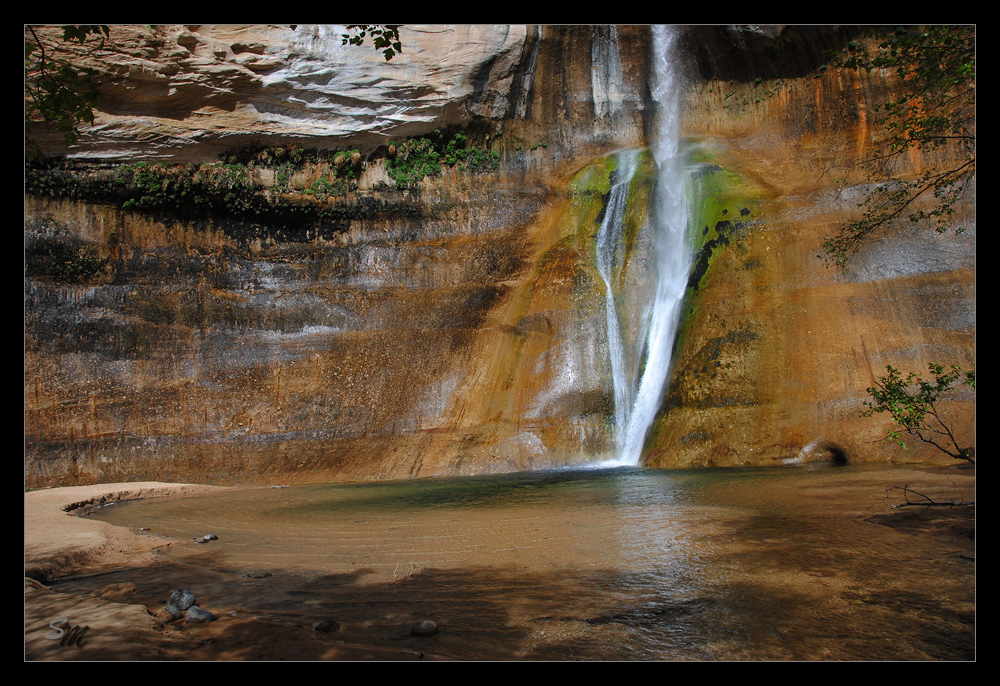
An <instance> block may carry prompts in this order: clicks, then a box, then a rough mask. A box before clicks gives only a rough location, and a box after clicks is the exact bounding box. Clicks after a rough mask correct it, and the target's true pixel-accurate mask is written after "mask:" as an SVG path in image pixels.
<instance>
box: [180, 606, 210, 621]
mask: <svg viewBox="0 0 1000 686" xmlns="http://www.w3.org/2000/svg"><path fill="white" fill-rule="evenodd" d="M185 617H186V618H187V621H189V622H194V623H195V624H200V623H202V622H214V621H215V620H216V616H215V615H213V614H212V613H211V612H209V611H208V610H203V609H201V608H200V607H198V606H197V605H193V606H191V607H189V608H188V611H187V613H186V614H185Z"/></svg>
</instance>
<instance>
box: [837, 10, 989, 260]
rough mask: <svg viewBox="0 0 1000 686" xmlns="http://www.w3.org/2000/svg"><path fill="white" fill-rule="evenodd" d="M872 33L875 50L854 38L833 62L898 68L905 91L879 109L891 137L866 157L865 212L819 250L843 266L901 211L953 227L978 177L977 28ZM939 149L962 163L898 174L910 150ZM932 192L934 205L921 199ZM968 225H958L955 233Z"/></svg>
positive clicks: (862, 67)
mask: <svg viewBox="0 0 1000 686" xmlns="http://www.w3.org/2000/svg"><path fill="white" fill-rule="evenodd" d="M868 37H869V38H871V39H874V40H876V41H878V43H877V47H876V48H875V52H874V53H873V52H870V51H869V49H868V48H867V47H866V46H865V45H863V44H861V43H857V42H854V41H852V42H851V43H850V44H849V45H848V48H847V51H846V54H845V55H841V56H839V57H837V58H836V59H835V61H834V64H835V65H836V66H838V67H842V68H846V69H852V70H855V71H861V70H864V71H865V72H872V71H874V70H889V71H892V72H894V73H895V75H896V77H897V79H898V82H899V84H900V87H901V90H902V93H901V95H899V97H896V98H893V99H891V100H889V102H887V103H885V104H884V105H883V106H881V107H879V108H876V111H878V112H881V114H882V120H881V123H882V125H883V126H884V128H885V132H886V138H885V140H884V142H883V143H882V145H881V146H880V147H879V148H878V149H877V150H876V151H875V152H874V153H873V154H872V155H870V156H869V157H868V158H867V159H865V160H863V161H862V162H861V163H860V166H861V167H863V168H864V169H866V173H867V175H868V178H869V181H870V183H871V184H872V186H873V189H872V190H871V191H870V192H868V193H867V194H866V196H865V198H864V200H863V201H862V202H861V203H859V205H858V207H859V208H862V209H863V210H864V212H863V214H862V216H861V218H860V219H857V220H855V221H852V222H848V223H847V224H845V225H843V226H841V227H839V228H838V231H837V233H836V234H835V235H833V236H830V237H828V238H827V239H826V240H825V241H824V243H823V250H824V255H821V257H823V258H824V259H825V260H826V261H827V263H828V264H829V263H831V262H832V263H834V264H837V265H839V266H844V265H846V264H847V262H848V261H849V259H850V257H851V256H852V255H854V254H855V253H856V252H857V250H858V249H859V248H860V246H861V245H862V244H863V242H864V241H865V239H867V238H868V237H869V236H870V235H871V234H873V233H874V232H875V231H877V230H878V229H880V228H881V227H883V226H885V225H887V224H888V223H890V222H892V221H894V220H896V219H897V218H900V217H903V216H905V217H907V218H908V219H909V220H910V221H911V222H922V221H930V222H931V224H932V225H933V227H934V228H935V230H937V231H938V232H944V231H946V230H948V228H950V226H951V224H952V218H953V215H954V214H955V212H956V210H957V208H958V205H959V203H960V201H961V199H962V197H963V196H964V195H965V193H966V191H967V190H968V189H969V188H970V186H971V185H972V184H973V183H974V180H975V176H976V132H975V122H976V116H975V106H976V34H975V27H971V26H929V27H924V28H921V29H914V28H913V27H908V28H907V27H899V28H895V29H887V28H877V29H872V30H870V31H869V33H868ZM938 149H945V150H947V151H948V153H950V155H951V157H950V158H951V159H954V160H956V162H955V163H953V164H945V165H935V164H931V165H930V166H929V167H927V168H925V170H924V171H923V172H922V173H920V174H919V175H917V176H916V177H915V178H902V176H901V175H899V174H897V169H899V168H900V167H902V166H904V165H905V164H906V163H907V162H908V161H909V159H910V153H911V152H912V151H917V152H921V153H923V152H931V151H935V150H938ZM929 159H932V158H931V157H929V156H928V157H927V158H925V162H926V161H927V160H929ZM931 197H933V201H931V203H930V205H929V206H926V207H929V209H922V208H921V207H920V205H921V203H918V200H920V199H926V198H931ZM963 230H964V227H956V228H955V231H956V233H961V232H962V231H963Z"/></svg>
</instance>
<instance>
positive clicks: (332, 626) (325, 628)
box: [313, 619, 340, 634]
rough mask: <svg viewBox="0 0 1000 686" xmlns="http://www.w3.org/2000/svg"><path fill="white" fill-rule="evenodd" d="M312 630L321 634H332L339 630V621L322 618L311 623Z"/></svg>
mask: <svg viewBox="0 0 1000 686" xmlns="http://www.w3.org/2000/svg"><path fill="white" fill-rule="evenodd" d="M313 631H316V632H318V633H321V634H332V633H334V632H336V631H340V622H336V621H334V620H332V619H324V620H323V621H321V622H316V623H315V624H313Z"/></svg>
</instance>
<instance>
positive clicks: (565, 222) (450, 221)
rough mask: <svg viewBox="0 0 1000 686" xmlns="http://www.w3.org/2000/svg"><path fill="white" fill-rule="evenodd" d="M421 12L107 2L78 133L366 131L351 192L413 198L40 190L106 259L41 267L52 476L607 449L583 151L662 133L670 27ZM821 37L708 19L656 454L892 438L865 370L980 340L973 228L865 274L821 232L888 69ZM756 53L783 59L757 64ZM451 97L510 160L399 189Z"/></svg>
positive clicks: (451, 466) (455, 108)
mask: <svg viewBox="0 0 1000 686" xmlns="http://www.w3.org/2000/svg"><path fill="white" fill-rule="evenodd" d="M404 30H405V31H406V32H405V33H404V34H403V43H404V53H403V55H401V56H399V57H397V58H396V59H394V60H393V62H392V63H389V64H386V63H385V61H384V60H383V59H382V57H381V56H380V55H379V54H378V53H376V52H375V51H374V50H371V51H370V52H369V48H367V47H365V48H344V47H342V46H340V40H339V33H340V32H339V30H337V29H331V28H325V27H296V29H295V30H294V31H293V30H292V29H290V28H289V27H249V26H245V27H235V26H227V27H223V26H175V27H156V28H155V29H154V30H153V31H150V30H149V29H148V28H146V27H115V29H114V31H113V35H112V41H111V42H112V44H113V45H114V46H115V53H114V54H107V55H98V56H96V57H95V56H92V57H90V58H88V59H91V60H92V62H91V63H92V64H94V65H95V66H96V67H97V68H98V69H99V70H101V71H102V72H103V73H106V74H107V78H108V85H107V86H106V88H107V93H108V95H107V99H106V101H105V103H104V105H102V111H101V113H100V115H99V117H98V120H97V122H96V125H95V127H93V128H92V129H90V130H88V131H87V132H85V135H84V136H83V137H82V139H81V144H80V145H79V146H77V147H76V148H74V149H73V150H70V151H69V152H70V154H71V156H72V157H73V158H75V159H78V160H88V159H98V158H101V159H111V160H114V159H122V158H130V159H135V158H136V156H142V157H148V158H150V159H169V160H175V161H189V160H196V161H203V160H207V159H212V158H214V156H215V155H216V154H217V153H218V152H219V151H221V150H226V149H230V148H232V147H238V146H240V145H245V144H247V143H261V142H265V143H269V144H270V143H275V142H288V141H294V142H297V143H299V144H301V145H303V146H316V147H321V148H322V147H329V148H338V149H340V148H343V147H346V146H347V145H348V144H350V145H355V146H357V147H359V148H362V149H363V150H364V155H365V157H366V160H367V161H368V168H367V171H366V172H365V175H364V176H363V177H362V180H361V184H360V187H359V188H358V189H357V191H355V195H356V197H354V198H353V199H352V202H361V201H362V200H363V199H365V198H368V199H373V198H374V199H377V200H379V201H380V202H383V203H385V206H386V207H390V208H396V209H394V210H391V211H384V212H381V213H376V214H373V215H371V216H367V217H361V216H358V217H357V218H355V219H351V220H350V221H349V222H348V223H347V224H345V225H343V226H341V225H338V227H337V228H336V229H331V228H330V227H325V228H324V227H313V228H308V227H307V228H306V229H305V230H304V232H298V233H294V232H288V231H285V232H284V234H283V233H282V231H281V230H276V229H275V227H254V226H253V225H252V219H247V220H246V221H235V222H234V220H232V219H225V220H222V219H218V220H211V219H209V220H199V221H179V220H178V221H173V220H164V219H162V218H154V217H152V216H149V215H144V214H139V213H136V212H131V211H128V210H124V209H122V208H121V207H120V205H117V206H116V205H112V204H108V203H105V202H79V201H75V200H71V199H65V198H63V199H51V198H45V197H40V196H29V197H28V199H27V202H26V219H25V227H26V229H25V230H26V245H27V246H28V247H29V249H30V248H31V247H32V246H36V245H48V244H49V243H46V241H49V242H50V243H51V240H52V239H53V237H56V238H59V239H60V241H62V242H63V243H66V242H68V243H70V244H71V245H72V246H74V247H75V249H81V252H79V253H77V255H84V254H93V255H94V256H97V257H100V258H102V259H105V260H107V264H108V265H110V266H109V267H108V268H107V269H105V270H104V271H102V272H100V273H96V274H93V275H90V276H85V277H82V278H69V277H67V276H66V275H65V274H62V275H56V276H53V275H51V274H48V275H32V274H31V272H30V270H29V277H28V278H27V280H26V300H25V330H26V338H25V340H26V344H25V435H26V474H27V482H28V483H29V485H51V484H59V483H75V482H89V481H95V480H129V479H149V478H157V479H187V480H199V481H215V482H233V481H263V480H274V479H281V480H286V481H293V480H299V481H310V480H321V479H340V478H372V477H381V478H391V477H400V476H424V475H431V474H455V473H461V474H469V473H480V472H489V471H509V470H515V469H531V468H539V467H546V466H554V465H561V464H567V463H574V462H579V461H587V460H592V459H595V457H604V456H606V455H607V453H608V451H609V450H610V449H611V445H612V437H613V431H614V428H613V426H612V423H613V416H614V412H613V393H612V392H611V384H610V369H609V366H608V365H609V363H608V361H607V360H608V357H607V341H606V332H605V325H604V321H605V316H604V312H603V298H604V295H603V286H602V285H601V283H600V280H599V278H598V277H597V274H596V272H595V269H594V264H593V235H594V233H595V231H596V227H595V224H594V221H595V217H596V215H597V214H599V213H600V211H601V194H602V193H606V192H607V188H606V187H603V186H601V185H600V184H599V183H598V184H597V185H593V186H586V185H581V184H580V182H579V179H580V178H582V176H584V174H583V170H585V169H587V168H588V167H589V166H590V165H591V164H594V163H595V162H596V163H597V168H599V167H600V165H601V162H600V158H601V157H602V156H603V155H604V154H606V153H607V152H610V151H612V150H615V149H618V148H623V147H637V146H641V145H645V144H646V142H647V139H648V137H649V135H650V134H649V127H650V104H649V95H648V87H647V85H646V82H647V75H648V71H649V69H648V66H647V62H648V54H647V52H648V47H649V40H648V36H647V32H648V29H646V28H645V27H618V28H612V27H447V28H440V27H415V28H407V29H404ZM799 34H802V29H794V30H792V31H791V35H790V34H789V32H787V31H783V30H781V29H779V28H775V29H768V30H767V31H763V32H762V31H759V30H753V31H748V30H746V29H739V30H736V29H733V30H728V29H724V28H718V29H714V30H710V29H707V28H700V29H695V30H692V31H691V32H689V34H688V54H690V55H691V56H692V57H691V62H690V64H689V72H690V76H691V79H692V84H693V85H692V87H691V89H690V92H689V97H688V104H687V108H686V127H685V128H686V133H687V134H688V135H690V136H691V140H692V144H693V145H695V146H696V148H697V150H698V155H699V156H701V157H702V159H703V160H704V161H705V163H706V164H709V165H711V166H713V168H718V169H720V170H722V171H724V174H720V175H719V178H720V179H722V178H723V177H725V182H724V183H722V182H720V183H719V184H717V186H713V188H714V190H713V191H712V193H713V195H712V200H711V201H710V202H708V203H707V204H706V208H707V209H705V210H704V211H703V213H702V216H701V218H700V219H701V220H702V221H704V222H705V223H706V225H709V224H710V225H711V227H712V229H713V231H714V233H711V232H710V233H709V234H707V235H708V236H713V237H717V236H718V235H722V234H723V233H725V238H726V240H725V241H722V240H719V241H717V242H716V243H715V244H714V245H715V247H714V249H713V250H712V251H711V253H710V258H706V261H705V263H704V266H705V271H704V273H703V274H701V278H700V280H699V282H698V288H697V291H696V292H694V293H693V296H692V299H691V301H690V306H689V315H688V316H687V317H686V319H685V328H684V330H683V333H682V337H681V340H680V342H679V347H678V357H677V362H676V363H675V365H676V373H675V375H674V381H673V383H672V384H671V386H670V389H669V391H668V393H667V396H666V397H665V398H664V403H663V410H664V411H663V413H661V415H660V418H659V420H658V422H657V424H656V426H655V427H654V431H653V433H652V434H651V436H650V439H649V440H648V442H647V464H650V465H654V466H684V465H693V464H720V465H723V464H746V463H753V464H768V463H772V462H776V461H781V460H785V459H789V458H811V457H818V456H822V455H829V454H833V453H836V454H838V455H846V456H848V458H849V459H860V460H868V459H892V458H894V457H900V456H901V455H900V454H899V453H898V452H894V451H892V450H891V449H888V448H885V447H883V446H882V445H881V444H878V443H872V441H875V440H877V439H878V438H880V437H881V435H882V434H883V433H884V429H885V425H884V424H880V423H879V422H878V421H876V420H872V419H866V420H861V419H859V418H858V417H857V413H858V410H859V409H860V405H861V401H862V400H863V398H864V388H865V387H866V386H868V385H870V384H871V380H872V375H873V374H877V373H880V372H882V371H883V370H884V367H885V364H893V365H895V366H899V367H903V368H907V369H923V368H924V367H925V365H926V362H929V361H937V362H945V363H951V362H957V363H965V364H968V363H970V362H971V361H973V360H974V343H975V242H974V240H975V239H974V231H973V232H967V233H966V234H964V235H963V236H960V237H955V236H953V235H948V234H945V235H938V234H934V233H932V232H928V231H926V230H921V229H919V228H911V227H909V226H900V227H897V228H896V229H894V230H893V231H892V232H888V233H886V234H885V235H884V236H882V237H881V239H880V241H879V242H876V243H873V244H871V246H870V248H869V249H868V251H867V252H866V253H864V254H862V255H860V256H859V258H858V259H857V260H856V261H855V262H854V263H853V264H852V267H851V269H850V270H848V271H847V272H844V273H842V272H839V271H836V270H831V269H827V268H825V267H824V266H823V264H822V262H821V261H820V260H818V259H817V258H816V256H815V255H816V253H817V250H818V246H819V243H820V242H821V241H822V238H823V236H824V235H826V234H827V233H828V232H829V230H830V229H831V227H832V226H833V225H834V224H835V223H836V222H837V221H840V220H841V219H842V218H844V217H847V216H848V215H849V213H850V211H851V210H852V209H853V204H854V203H853V202H852V201H851V197H852V193H856V192H857V188H856V184H858V183H859V182H860V181H861V179H860V178H858V177H856V176H851V175H850V174H849V173H848V172H847V171H844V170H845V169H846V168H847V167H848V165H850V164H851V163H852V162H854V161H856V160H857V159H858V156H859V155H860V154H861V153H862V152H863V151H864V150H865V149H866V146H868V145H869V144H870V141H871V137H872V136H874V135H877V131H875V130H873V129H872V128H871V126H870V123H869V112H870V111H871V108H872V106H873V104H874V103H875V102H877V101H878V100H879V99H880V98H883V97H884V94H885V92H886V88H888V87H891V84H886V83H883V82H880V81H879V77H877V76H876V77H873V78H868V79H857V78H854V77H853V75H848V74H842V73H834V72H827V73H826V74H825V75H824V76H823V77H822V78H820V79H813V78H812V77H811V76H806V75H805V73H806V72H810V70H811V69H813V65H816V63H817V60H818V56H817V55H816V54H815V53H816V50H817V46H819V45H822V46H826V45H827V44H829V47H838V45H842V43H843V41H844V40H846V39H847V38H846V36H849V35H850V34H849V32H848V33H843V32H840V31H839V30H838V31H832V30H831V31H828V32H825V33H822V34H821V35H819V36H818V37H817V36H816V35H811V34H810V35H808V36H804V35H799ZM748 44H750V46H751V47H750V48H748V47H747V45H748ZM761 46H770V48H769V49H770V52H767V51H765V50H763V49H762V47H761ZM824 49H825V48H824ZM739 50H743V51H744V54H745V52H746V51H747V50H750V51H751V52H752V53H753V54H758V55H759V54H762V52H764V53H766V55H767V57H766V59H765V58H761V62H760V63H759V64H756V65H753V68H754V69H756V70H757V71H756V72H752V73H750V74H749V75H748V76H747V79H746V81H745V82H741V81H738V80H735V79H741V78H744V75H742V74H737V73H735V72H734V71H733V70H734V69H735V68H736V67H734V65H740V64H744V63H745V60H741V59H740V54H741V53H740V52H739ZM731 51H736V52H735V53H732V52H731ZM734 55H735V56H734ZM783 65H784V67H783ZM782 68H785V69H786V70H787V72H788V73H784V72H782ZM755 73H756V75H755ZM761 75H763V76H762V78H765V79H770V80H768V81H766V82H764V85H765V86H772V88H769V92H773V93H774V94H772V95H768V96H766V97H761V92H762V91H761V86H760V84H754V82H753V79H750V78H749V77H750V76H752V77H753V78H757V76H761ZM777 79H781V86H780V87H779V85H776V84H775V81H776V80H777ZM731 81H733V83H732V84H730V82H731ZM448 124H452V125H463V126H468V127H470V128H469V129H468V130H469V131H470V132H473V133H474V135H475V136H476V138H477V141H479V142H481V143H482V144H483V145H485V146H488V147H489V149H491V150H494V151H496V152H499V153H501V154H502V164H501V169H500V170H499V171H498V172H496V173H494V174H489V175H471V174H463V173H461V172H458V171H452V172H450V173H448V174H446V175H445V176H443V177H441V178H438V179H427V180H425V181H424V182H423V183H422V184H421V187H420V188H419V189H418V190H415V191H412V192H406V193H403V192H400V191H398V190H396V191H393V190H385V189H384V184H385V181H386V177H385V176H384V168H383V167H382V166H381V165H382V164H383V161H382V157H381V155H382V154H383V153H381V152H379V151H380V150H382V149H383V148H382V147H381V146H384V144H385V143H387V142H388V140H389V139H397V140H398V139H399V138H401V137H404V136H406V135H411V134H417V133H424V132H426V131H429V130H432V129H435V128H440V127H442V126H444V125H448ZM50 145H53V144H52V143H51V142H50ZM598 176H599V175H598ZM588 178H589V177H588ZM574 179H575V180H576V181H574ZM972 208H973V209H974V204H973V205H972ZM744 209H746V210H748V212H747V213H746V214H743V213H741V210H744ZM723 212H725V214H723ZM736 217H739V218H740V219H739V220H736ZM727 219H729V220H732V221H730V224H729V227H730V228H728V229H725V230H721V229H717V228H716V225H717V224H719V222H722V221H725V220H727ZM736 224H739V226H738V227H736V226H735V225H736ZM250 229H253V230H250ZM279 229H280V227H279ZM63 239H65V240H63ZM86 251H91V253H87V252H86ZM967 404H968V405H969V406H971V407H972V408H974V399H973V398H969V399H968V400H967ZM954 409H955V411H956V414H958V415H960V416H962V415H964V416H969V417H972V416H974V412H968V411H965V410H966V409H967V408H964V407H956V408H954ZM968 424H971V421H970V422H969V423H968ZM968 424H966V425H963V426H962V427H961V428H962V429H963V430H966V431H970V430H973V427H971V426H969V425H968ZM902 456H905V457H911V456H917V457H923V456H925V454H924V453H921V452H919V451H914V452H913V453H911V454H904V455H902Z"/></svg>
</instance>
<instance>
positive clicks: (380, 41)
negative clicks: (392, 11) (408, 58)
mask: <svg viewBox="0 0 1000 686" xmlns="http://www.w3.org/2000/svg"><path fill="white" fill-rule="evenodd" d="M400 26H402V24H350V25H348V27H347V33H343V34H341V37H342V38H343V40H342V41H341V45H347V44H348V43H350V44H351V45H363V44H364V42H365V37H370V38H371V39H372V44H373V45H374V46H375V49H376V50H381V51H382V55H383V56H384V57H385V61H386V62H388V61H389V60H391V59H392V58H393V57H395V56H396V55H397V54H398V53H401V52H403V44H402V43H401V42H400V40H399V27H400Z"/></svg>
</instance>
